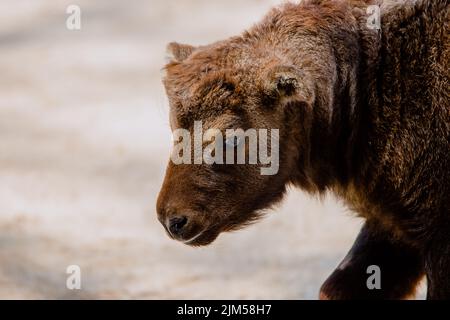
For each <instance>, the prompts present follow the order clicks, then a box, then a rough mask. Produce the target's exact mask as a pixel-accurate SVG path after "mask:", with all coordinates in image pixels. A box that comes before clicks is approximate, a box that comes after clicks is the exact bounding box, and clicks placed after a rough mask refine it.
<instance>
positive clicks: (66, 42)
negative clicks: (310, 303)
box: [0, 0, 361, 299]
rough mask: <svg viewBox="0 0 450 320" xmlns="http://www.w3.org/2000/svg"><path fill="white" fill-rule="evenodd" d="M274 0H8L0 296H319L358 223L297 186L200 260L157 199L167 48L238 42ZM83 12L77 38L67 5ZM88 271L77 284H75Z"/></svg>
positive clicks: (1, 65) (0, 150)
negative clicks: (161, 217) (77, 273)
mask: <svg viewBox="0 0 450 320" xmlns="http://www.w3.org/2000/svg"><path fill="white" fill-rule="evenodd" d="M278 3H279V1H275V0H247V1H240V0H227V1H207V0H180V1H167V0H146V1H145V0H139V1H137V0H135V1H119V0H96V1H88V0H85V1H82V0H77V1H65V0H61V1H53V0H3V1H1V2H0V298H3V299H11V298H26V299H44V298H45V299H74V298H85V299H90V298H99V299H107V298H118V299H128V298H132V299H175V298H176V299H188V298H189V299H207V298H210V299H241V298H243V299H316V298H317V296H318V290H319V287H320V285H321V283H322V281H324V280H325V279H326V277H327V276H328V275H329V274H330V273H331V272H332V271H333V269H334V268H335V266H336V265H337V264H338V263H339V261H340V260H341V259H342V257H343V256H344V255H345V253H346V252H347V251H348V249H349V248H350V246H351V244H352V242H353V239H354V238H355V237H356V234H357V232H358V229H359V227H360V225H361V221H360V220H359V219H357V218H354V217H352V214H351V213H349V212H348V211H346V210H345V209H344V208H343V206H342V205H341V204H340V203H338V202H337V201H336V200H335V199H333V198H330V197H328V198H326V199H324V200H318V199H313V198H310V197H309V196H307V195H305V194H303V193H302V192H301V191H298V190H290V192H289V195H288V197H287V198H286V200H285V201H284V202H283V204H282V205H281V206H280V207H279V208H278V209H276V210H274V211H272V212H271V213H270V214H269V215H268V216H267V217H266V218H265V219H264V220H263V221H262V222H260V223H258V224H256V225H254V226H251V227H249V228H247V229H245V230H243V231H239V232H236V233H232V234H224V235H222V236H220V237H219V239H218V240H217V241H216V242H215V243H214V244H213V245H211V246H209V247H206V248H200V249H194V248H190V247H187V246H185V245H183V244H180V243H177V242H174V241H172V240H170V239H169V238H168V237H167V236H166V234H165V232H164V230H163V228H162V227H161V226H160V224H159V223H158V221H157V219H156V213H155V200H156V197H157V194H158V191H159V187H160V184H161V182H162V179H163V175H164V170H165V166H166V164H167V161H168V158H169V149H170V131H169V125H168V104H167V101H166V97H165V94H164V90H163V87H162V85H161V81H160V70H161V68H162V67H163V65H164V56H165V45H166V44H167V43H168V42H170V41H180V42H186V43H190V44H195V45H199V44H207V43H209V42H212V41H216V40H220V39H223V38H226V37H229V36H232V35H235V34H238V33H240V32H241V31H242V30H243V29H244V28H247V27H249V26H251V25H252V24H253V23H255V22H256V21H258V20H259V19H260V18H261V17H262V16H263V15H264V14H265V12H266V11H267V10H268V9H269V8H270V7H271V6H273V5H275V4H278ZM70 4H76V5H78V6H80V8H81V30H78V31H70V30H68V29H67V28H66V19H67V18H68V16H69V15H68V14H67V13H66V8H67V6H68V5H70ZM69 265H79V266H80V268H81V270H82V280H81V284H82V289H81V290H68V289H67V288H66V278H67V277H68V275H67V274H66V268H67V266H69Z"/></svg>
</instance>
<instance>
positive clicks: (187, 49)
mask: <svg viewBox="0 0 450 320" xmlns="http://www.w3.org/2000/svg"><path fill="white" fill-rule="evenodd" d="M194 51H195V47H194V46H191V45H188V44H181V43H177V42H171V43H169V44H168V45H167V47H166V55H167V56H166V59H167V63H171V62H183V61H184V60H186V59H187V58H189V56H190V55H191V54H192V53H193V52H194Z"/></svg>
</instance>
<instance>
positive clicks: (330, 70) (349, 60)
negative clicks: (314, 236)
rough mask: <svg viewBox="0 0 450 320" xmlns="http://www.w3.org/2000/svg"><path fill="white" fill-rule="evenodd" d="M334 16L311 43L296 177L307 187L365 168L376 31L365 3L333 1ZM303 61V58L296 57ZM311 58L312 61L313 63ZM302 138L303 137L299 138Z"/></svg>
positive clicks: (342, 182)
mask: <svg viewBox="0 0 450 320" xmlns="http://www.w3.org/2000/svg"><path fill="white" fill-rule="evenodd" d="M332 12H333V13H334V14H336V19H329V20H326V21H323V22H324V24H323V25H322V28H323V29H324V30H325V33H324V34H321V35H319V38H318V40H317V39H316V40H314V41H317V42H318V45H320V46H321V47H320V46H319V48H321V50H317V47H315V48H314V50H315V52H314V53H313V55H314V56H315V57H318V59H316V61H312V63H311V64H312V65H313V69H314V70H315V75H316V79H317V80H316V81H315V83H314V86H315V92H316V94H315V96H316V99H315V103H314V105H313V106H312V108H311V112H312V115H311V119H310V123H309V125H308V127H309V128H308V132H307V137H308V140H307V141H306V144H307V146H306V147H302V149H301V150H302V152H303V153H305V152H304V150H305V149H307V150H306V153H305V154H306V155H307V156H306V157H307V158H305V155H299V159H300V161H299V174H298V177H296V178H297V181H294V183H297V184H299V185H300V186H301V187H303V188H304V189H306V190H307V191H311V192H323V191H325V190H327V189H330V188H334V187H335V186H346V185H348V184H349V183H350V181H351V180H352V179H354V177H356V176H358V173H359V172H360V171H361V170H362V169H363V168H362V166H363V164H364V157H365V153H366V143H367V125H368V112H369V109H370V105H371V104H373V103H376V101H371V99H372V98H371V97H370V96H369V94H368V92H370V91H371V90H372V88H373V87H375V86H376V82H375V81H374V79H375V75H376V72H377V69H376V66H377V61H378V57H379V42H380V40H379V32H378V31H377V30H370V29H368V28H367V26H366V24H367V17H366V15H365V12H366V11H365V9H364V10H360V12H362V13H360V15H358V16H354V15H353V14H354V13H353V12H352V8H351V7H349V6H345V5H342V4H340V5H337V7H336V8H334V10H333V11H332ZM294 63H299V64H301V63H302V62H301V61H294ZM314 64H315V65H314ZM299 140H301V139H299ZM301 141H304V140H301Z"/></svg>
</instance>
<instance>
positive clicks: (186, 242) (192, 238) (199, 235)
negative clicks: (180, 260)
mask: <svg viewBox="0 0 450 320" xmlns="http://www.w3.org/2000/svg"><path fill="white" fill-rule="evenodd" d="M204 232H205V230H203V231H200V232H199V233H198V234H197V235H195V236H193V237H191V238H190V239H187V240H184V241H182V242H183V243H184V244H187V245H189V244H191V243H193V242H195V240H197V239H198V238H200V237H201V235H202V234H203V233H204Z"/></svg>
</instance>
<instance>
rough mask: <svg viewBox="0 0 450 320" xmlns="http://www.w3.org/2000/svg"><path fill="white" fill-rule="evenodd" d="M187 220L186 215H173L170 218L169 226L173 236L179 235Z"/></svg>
mask: <svg viewBox="0 0 450 320" xmlns="http://www.w3.org/2000/svg"><path fill="white" fill-rule="evenodd" d="M187 222H188V219H187V218H186V217H185V216H180V217H173V218H170V219H169V221H168V223H167V228H168V229H169V232H170V233H171V234H172V235H173V236H179V235H180V234H181V231H182V230H183V228H184V226H185V225H186V224H187Z"/></svg>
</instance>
